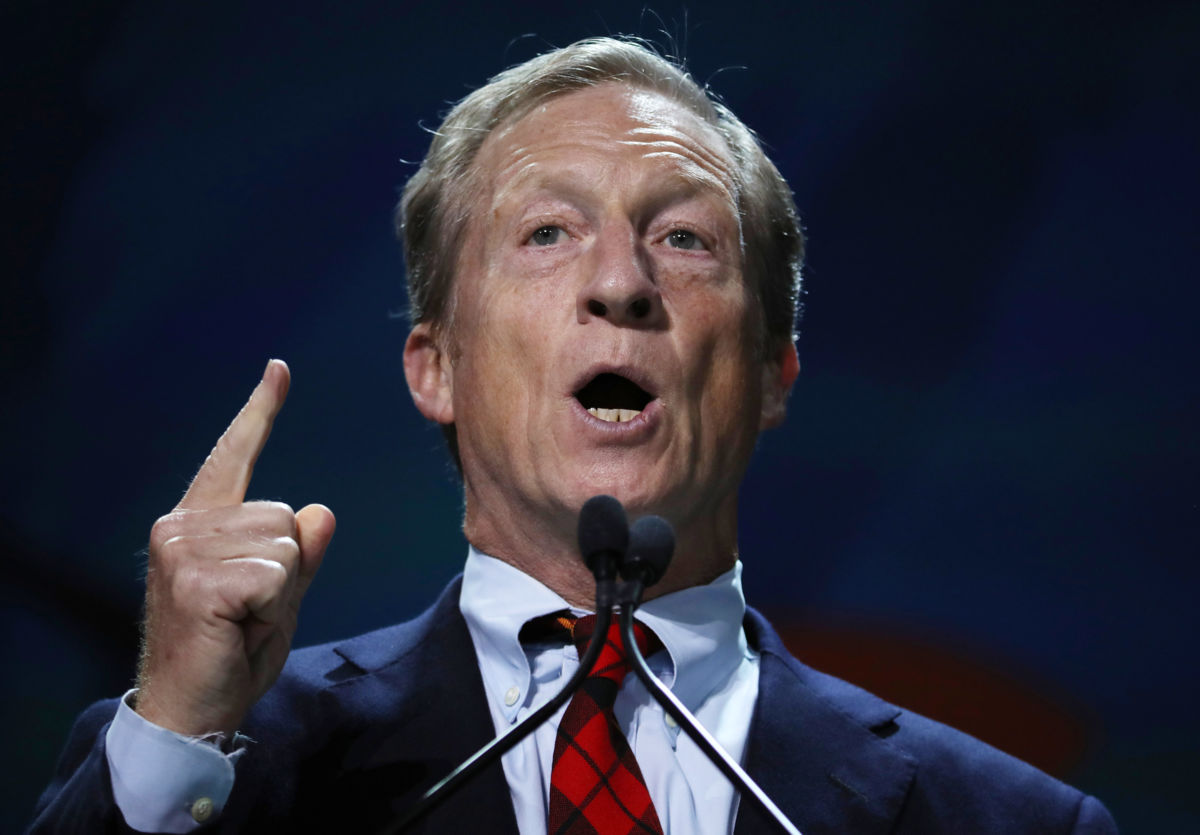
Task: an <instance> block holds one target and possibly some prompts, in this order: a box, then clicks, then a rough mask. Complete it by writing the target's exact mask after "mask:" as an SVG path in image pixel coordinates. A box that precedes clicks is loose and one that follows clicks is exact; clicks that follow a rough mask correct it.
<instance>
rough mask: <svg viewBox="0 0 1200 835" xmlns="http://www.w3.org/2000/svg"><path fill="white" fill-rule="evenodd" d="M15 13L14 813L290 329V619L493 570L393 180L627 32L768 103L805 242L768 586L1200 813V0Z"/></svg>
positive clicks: (1087, 777)
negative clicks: (438, 376)
mask: <svg viewBox="0 0 1200 835" xmlns="http://www.w3.org/2000/svg"><path fill="white" fill-rule="evenodd" d="M1135 9H1136V10H1135ZM0 32H2V33H3V34H2V35H0V37H2V38H3V49H2V50H0V52H2V53H3V57H2V58H0V60H2V61H4V63H5V65H6V66H5V69H4V75H3V89H2V95H3V102H4V106H3V109H2V112H3V119H4V123H5V124H4V131H3V142H4V146H3V147H4V153H3V159H2V160H0V167H2V171H3V174H2V176H3V187H2V195H3V198H4V203H5V208H6V209H7V210H8V211H7V213H6V214H7V220H6V221H5V223H4V224H3V245H4V250H3V256H4V258H3V262H2V263H3V271H2V275H3V281H4V286H3V291H4V294H3V298H2V299H0V340H2V344H3V353H2V360H0V374H2V375H3V376H2V383H3V388H2V398H3V404H4V405H3V408H2V409H0V444H3V449H2V457H0V461H2V462H3V464H2V466H3V478H2V479H0V559H3V574H2V576H3V580H2V581H0V583H2V586H0V602H2V610H0V611H2V615H0V647H2V651H3V659H2V661H3V665H4V666H3V669H4V670H5V671H6V672H5V675H4V679H5V683H4V685H3V687H2V688H0V693H2V695H0V709H2V714H0V721H2V723H3V727H4V729H5V732H4V734H3V738H4V743H3V745H4V749H5V750H4V755H3V756H4V763H5V765H4V771H6V772H7V776H6V778H5V780H3V781H0V802H2V805H3V807H4V808H6V809H8V810H9V815H7V816H6V819H7V820H8V821H9V822H12V821H14V817H13V816H12V815H13V812H14V810H15V812H16V815H15V821H16V823H15V824H14V826H16V827H19V826H23V825H24V822H25V821H26V820H27V817H28V814H29V812H30V811H31V809H32V806H33V804H34V802H35V800H36V797H37V795H38V793H39V792H40V790H41V788H42V786H43V785H44V784H45V783H46V781H47V780H48V779H49V777H50V774H51V771H52V768H53V764H54V761H55V759H56V757H57V753H58V750H59V748H60V746H61V744H62V743H63V741H64V739H65V736H66V733H67V731H68V728H69V727H70V723H71V721H72V718H73V717H74V715H75V714H76V713H77V712H78V711H79V710H81V709H82V708H83V707H84V706H85V705H86V704H88V703H89V702H91V701H93V700H94V699H97V698H101V697H104V696H112V695H117V694H119V693H121V692H122V691H123V690H124V689H125V688H126V687H128V686H129V683H130V680H131V678H132V675H133V667H134V662H135V655H136V647H137V621H138V617H139V608H140V605H141V579H140V575H141V572H142V570H143V560H144V557H143V554H142V549H143V548H144V546H145V543H146V539H147V534H148V531H149V527H150V524H151V523H152V522H153V520H154V519H155V518H156V517H158V516H159V515H161V514H163V513H165V512H166V511H168V510H169V509H170V508H171V507H172V506H173V504H174V503H175V501H176V500H177V499H178V497H179V496H180V495H181V493H182V491H183V489H184V487H185V486H186V485H187V483H188V481H189V478H190V476H191V475H192V473H193V472H194V470H195V468H196V467H197V466H198V464H199V462H200V461H201V460H202V459H203V458H204V456H205V455H206V454H207V452H208V450H209V448H210V446H211V445H212V442H213V440H214V439H215V438H216V437H217V435H218V434H219V433H220V432H221V430H222V429H223V428H224V426H225V425H226V423H227V422H228V420H229V419H230V417H231V416H232V415H233V413H234V412H235V411H236V410H237V408H238V407H239V406H240V404H241V403H242V401H243V400H244V398H245V396H246V395H247V393H248V392H249V390H250V388H251V387H252V386H253V384H254V383H255V381H256V380H257V379H258V375H259V374H260V372H261V370H262V366H263V365H264V364H265V362H266V360H267V358H269V357H283V358H285V359H286V360H287V361H288V362H289V364H290V365H291V368H292V373H293V384H292V391H291V396H290V399H289V402H288V404H287V406H286V408H285V410H284V412H283V414H282V416H281V418H280V420H279V421H278V422H277V424H276V430H275V433H274V435H273V437H272V439H271V442H270V444H269V445H268V446H267V449H266V451H265V453H264V455H263V458H262V459H261V461H260V465H259V468H258V471H257V473H256V476H255V481H254V484H253V486H252V493H253V495H254V496H255V497H259V498H279V499H282V500H285V501H288V502H289V503H291V504H293V505H294V506H297V507H299V506H300V505H302V504H304V503H307V502H309V501H322V502H325V503H326V504H328V505H329V506H330V507H332V508H333V509H334V510H335V511H336V513H337V515H338V521H339V525H338V533H337V536H336V537H335V539H334V543H333V546H332V549H331V551H330V553H329V555H328V557H327V559H326V562H325V566H324V567H323V568H322V576H320V577H319V578H318V582H317V583H316V584H315V585H314V586H313V588H312V591H311V592H310V594H309V597H308V599H307V602H306V606H305V609H304V613H303V619H302V622H301V626H300V632H299V636H298V641H300V642H302V643H313V642H319V641H326V640H331V639H335V638H339V637H345V636H349V635H351V634H354V633H357V632H361V631H364V630H367V629H370V628H373V627H377V626H381V625H384V624H387V623H391V622H395V621H397V620H400V619H403V618H406V617H409V616H411V615H413V614H415V613H417V612H418V611H420V610H421V609H422V608H423V607H424V606H425V605H426V603H427V602H428V601H430V600H431V599H432V597H433V596H434V595H435V594H437V592H438V591H439V590H440V589H441V588H442V587H443V586H444V585H445V583H446V582H447V581H448V580H449V579H450V578H451V577H452V576H453V575H454V574H455V573H456V572H457V571H458V569H459V567H460V566H461V563H462V560H463V557H464V555H465V543H464V541H463V539H462V536H461V533H460V532H459V512H460V502H459V497H458V487H457V483H456V481H455V478H454V477H453V474H452V472H451V469H450V467H449V465H448V463H447V459H446V458H445V456H444V454H443V451H442V448H441V440H440V435H439V434H438V433H437V432H436V430H434V429H433V428H431V427H428V426H426V425H425V424H423V422H422V420H421V419H420V417H419V416H418V414H417V412H416V410H415V409H414V408H413V407H412V405H411V403H410V401H409V398H408V395H407V392H406V389H405V386H404V381H403V375H402V371H401V362H400V354H401V347H402V345H403V341H404V337H405V335H406V325H405V323H404V320H403V318H401V317H399V316H398V314H401V313H402V312H403V310H404V308H405V294H404V289H403V266H402V262H401V257H400V252H399V247H398V245H397V244H396V243H395V242H394V241H393V236H392V230H391V216H390V215H391V209H392V206H393V204H394V202H395V200H396V196H397V193H398V189H399V188H400V186H401V185H402V184H403V182H404V181H405V179H406V178H407V177H408V176H409V175H410V173H411V172H412V171H413V170H414V165H413V162H414V161H419V160H420V159H421V157H422V156H423V154H424V150H425V147H426V144H427V134H426V128H428V127H432V126H435V125H436V124H437V123H438V120H439V115H440V114H441V113H443V112H444V111H445V110H446V108H447V106H448V103H449V102H452V101H454V100H456V99H458V98H459V97H461V96H462V95H464V94H465V93H466V92H468V91H469V90H470V89H471V88H473V87H475V86H478V85H479V84H481V83H483V82H484V81H485V80H486V79H487V77H488V76H489V75H491V74H492V73H494V72H496V71H498V70H500V69H501V68H503V67H505V66H508V65H510V64H513V63H516V62H519V61H521V60H524V59H526V58H529V57H531V56H532V55H534V54H537V53H538V52H541V51H543V50H545V49H547V48H549V47H551V46H561V45H565V44H567V43H570V42H572V41H574V40H576V39H578V38H580V37H585V36H591V35H601V34H617V33H630V34H637V35H642V36H645V37H648V38H651V39H653V40H656V41H657V42H658V43H660V44H661V45H662V46H663V48H664V49H665V50H667V51H669V52H673V53H675V54H679V55H682V56H683V57H684V58H686V59H687V62H688V64H689V66H690V68H691V71H692V72H693V74H694V75H695V77H696V78H697V79H699V80H700V81H701V82H707V83H710V84H711V86H712V88H713V89H714V90H716V91H717V92H718V93H719V94H720V95H721V96H723V97H724V99H725V101H726V102H727V103H728V104H729V105H730V106H731V107H732V108H733V110H734V111H735V112H736V113H738V114H739V115H740V116H741V117H742V118H743V119H744V120H745V121H746V122H747V123H748V124H749V125H750V126H751V127H753V128H755V129H756V130H757V131H758V132H759V133H760V135H761V137H762V139H763V141H764V142H765V143H766V145H767V146H768V148H769V153H770V154H771V155H772V157H773V158H774V159H775V161H776V162H777V163H778V165H779V167H780V169H781V170H782V171H783V173H784V175H785V176H786V177H787V179H788V180H789V182H790V183H791V185H792V187H793V189H794V191H795V194H796V200H797V203H798V205H799V207H800V210H801V213H802V215H803V217H804V220H805V224H806V227H807V230H808V234H809V252H810V258H809V266H808V271H807V295H806V297H805V306H806V309H807V310H806V316H805V318H804V321H803V323H802V327H801V340H800V355H801V360H802V364H803V372H802V374H801V377H800V380H799V383H798V385H797V387H796V390H795V393H794V395H793V397H792V400H791V413H790V416H789V420H788V422H787V424H786V426H785V427H784V428H782V429H780V430H777V431H775V432H772V433H769V434H768V435H766V436H764V437H763V439H762V441H761V444H760V449H759V452H758V454H757V456H756V459H755V461H754V463H753V465H752V468H751V473H750V475H749V479H748V482H747V487H746V490H745V492H744V496H743V510H742V512H743V521H742V529H743V538H742V542H741V549H742V558H743V560H744V562H745V565H746V586H747V594H748V597H749V599H750V602H751V603H752V604H753V605H755V606H757V607H758V608H760V609H762V610H764V611H765V612H766V613H767V614H768V615H769V616H770V617H772V618H773V619H774V620H775V621H776V623H777V624H778V625H779V626H780V627H781V629H782V630H783V631H784V632H785V634H786V637H787V640H788V641H789V643H790V645H791V647H792V648H793V650H794V651H795V652H797V653H798V654H800V656H801V657H802V658H803V659H804V660H806V661H808V663H810V664H812V665H813V666H817V667H819V668H822V669H826V670H829V671H831V672H834V673H837V674H840V675H842V676H845V677H848V678H851V679H852V680H855V681H857V682H858V683H861V684H864V685H866V686H868V687H869V688H871V689H873V690H875V691H876V692H878V693H880V694H881V695H883V696H885V697H886V698H889V699H891V700H893V701H896V702H898V703H900V704H903V705H906V706H909V707H912V708H914V709H917V710H920V711H923V712H926V713H929V714H932V715H934V716H936V717H938V718H941V719H944V720H946V721H950V722H951V723H953V724H956V725H958V726H959V727H962V728H964V729H966V730H968V731H970V732H972V733H974V734H976V735H978V736H981V737H982V738H984V739H986V740H988V741H989V742H992V743H993V744H995V745H997V746H999V747H1000V748H1003V749H1005V750H1008V751H1010V752H1013V753H1016V754H1018V755H1020V756H1022V757H1025V758H1026V759H1029V760H1031V761H1033V762H1034V763H1036V764H1038V765H1040V766H1041V767H1043V768H1045V769H1047V770H1049V771H1051V772H1052V773H1054V774H1056V775H1058V776H1061V777H1063V778H1064V779H1067V780H1069V781H1071V782H1073V783H1075V784H1076V785H1079V786H1080V787H1082V788H1084V789H1085V790H1087V791H1089V792H1092V793H1095V794H1097V795H1098V796H1100V797H1101V798H1102V799H1103V800H1104V801H1105V802H1106V803H1107V804H1108V805H1109V807H1110V808H1111V810H1112V811H1113V813H1114V814H1115V816H1116V817H1117V820H1118V823H1119V824H1120V825H1121V826H1122V829H1123V831H1125V832H1128V833H1137V832H1166V831H1187V830H1191V831H1196V830H1197V828H1198V827H1200V810H1198V809H1197V804H1196V802H1195V800H1194V797H1195V795H1194V791H1193V790H1192V783H1193V779H1192V778H1193V777H1194V775H1195V760H1196V756H1197V754H1198V753H1200V719H1198V718H1197V711H1196V710H1195V701H1196V698H1197V696H1198V695H1200V692H1198V691H1200V687H1198V674H1197V670H1196V652H1195V642H1196V638H1197V635H1198V632H1200V630H1198V627H1200V614H1198V607H1197V606H1196V605H1195V604H1194V601H1193V598H1194V592H1193V590H1194V588H1195V587H1196V585H1197V582H1198V580H1200V570H1198V568H1197V560H1196V558H1197V556H1200V554H1198V548H1197V542H1198V536H1197V534H1198V532H1200V531H1198V528H1200V509H1198V506H1200V484H1198V479H1197V471H1198V465H1200V444H1198V443H1197V437H1196V428H1197V426H1198V424H1200V373H1198V369H1197V344H1198V341H1197V328H1196V321H1197V308H1198V306H1200V289H1198V286H1197V274H1196V270H1195V266H1194V265H1195V264H1196V263H1197V261H1198V260H1200V259H1198V257H1197V256H1198V255H1200V252H1198V251H1197V250H1198V240H1200V236H1198V235H1197V229H1198V228H1200V212H1198V210H1197V195H1198V194H1200V162H1198V155H1197V149H1198V148H1200V142H1198V139H1200V135H1198V134H1200V132H1198V130H1197V128H1198V121H1200V117H1198V115H1197V114H1198V112H1200V111H1198V110H1197V109H1196V107H1195V105H1196V102H1197V92H1198V91H1197V85H1198V82H1200V66H1198V63H1200V62H1198V60H1197V54H1198V53H1197V49H1196V44H1197V43H1200V5H1198V4H1196V3H1194V2H1193V3H1182V2H1179V3H1155V2H1143V3H1139V4H1129V3H1116V2H1108V3H1104V2H1100V3H1087V4H1085V3H1062V4H1055V3H1045V2H1028V1H1027V0H1019V2H1012V0H1004V1H1003V2H1002V1H1001V0H988V1H987V2H981V3H961V2H951V0H926V1H925V2H907V3H866V2H838V3H816V2H799V3H791V4H782V3H780V4H772V3H765V2H759V1H758V0H739V1H738V2H736V3H734V2H727V3H713V2H706V1H704V0H698V1H697V2H691V3H688V4H687V5H686V6H684V5H680V4H679V3H678V2H677V0H671V2H663V3H659V4H655V5H653V6H652V11H651V10H649V9H647V8H645V7H644V6H643V4H642V3H640V2H639V3H627V4H622V3H606V4H604V5H602V6H596V7H594V9H593V10H586V9H584V8H583V7H582V6H578V7H577V6H574V5H565V4H564V5H550V4H544V3H539V4H534V3H506V4H500V3H485V2H478V1H477V0H476V1H474V2H455V0H447V1H446V2H442V3H439V4H432V3H419V4H418V3H409V2H388V3H384V2H364V3H340V4H333V3H317V2H297V3H291V4H286V5H285V4H272V3H264V2H244V1H243V2H229V0H213V1H212V2H207V3H203V4H199V3H197V4H163V3H151V2H136V1H135V0H93V1H92V2H86V3H85V2H79V1H78V0H65V2H59V3H56V4H47V3H31V2H8V3H5V4H4V7H3V10H2V11H0ZM1189 648H1190V649H1189ZM7 825H8V824H3V823H0V828H3V827H4V826H7Z"/></svg>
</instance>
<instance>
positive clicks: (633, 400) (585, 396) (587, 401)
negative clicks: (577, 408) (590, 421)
mask: <svg viewBox="0 0 1200 835" xmlns="http://www.w3.org/2000/svg"><path fill="white" fill-rule="evenodd" d="M575 399H576V400H578V401H579V402H580V403H582V404H583V408H585V409H587V410H588V414H590V415H592V416H593V417H598V418H600V420H607V421H609V422H611V423H625V422H626V421H630V420H633V419H634V418H635V417H637V416H638V415H640V414H641V413H642V409H644V408H646V406H647V404H649V403H650V401H651V400H653V399H654V395H652V394H650V393H648V392H647V391H646V390H645V389H643V388H642V387H641V386H639V385H638V384H637V383H635V382H633V381H632V380H630V379H628V378H626V377H622V376H621V375H620V374H608V373H605V374H598V375H596V376H595V377H593V378H592V380H591V381H590V382H589V383H588V384H587V385H586V386H584V387H583V388H581V389H580V390H579V391H577V392H575Z"/></svg>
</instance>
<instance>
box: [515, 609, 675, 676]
mask: <svg viewBox="0 0 1200 835" xmlns="http://www.w3.org/2000/svg"><path fill="white" fill-rule="evenodd" d="M595 629H596V616H595V615H586V616H584V617H581V618H577V617H575V616H574V615H572V614H571V613H570V612H555V613H553V614H549V615H543V616H542V617H539V618H534V619H533V620H531V621H529V623H527V624H525V626H524V627H522V629H521V638H522V640H523V641H538V640H542V641H551V640H555V639H558V640H562V641H570V642H571V643H573V644H575V648H576V649H577V650H578V651H579V656H580V658H582V657H583V653H584V652H585V651H586V650H587V646H588V643H589V642H591V640H592V633H593V632H594V631H595ZM633 636H634V638H635V639H636V640H637V645H638V649H639V650H641V652H642V656H643V657H645V656H648V655H652V654H654V653H655V652H657V651H658V650H660V649H662V641H660V640H659V639H658V636H657V635H655V634H654V632H653V631H651V630H650V629H649V628H648V627H647V626H646V625H645V624H643V623H641V622H640V621H636V620H635V621H634V622H633ZM630 669H631V664H630V663H629V658H628V656H627V654H626V652H625V643H624V641H622V640H621V626H620V624H619V623H617V621H616V619H615V618H614V619H613V621H612V622H611V623H610V624H609V626H608V635H607V638H606V640H605V642H604V646H603V647H601V649H600V657H599V658H597V659H596V666H595V667H593V668H592V672H591V674H590V675H589V676H588V678H589V679H595V678H605V679H608V680H609V681H612V682H615V683H616V685H617V686H618V687H620V685H621V681H622V680H623V679H624V678H625V676H626V674H628V672H629V670H630Z"/></svg>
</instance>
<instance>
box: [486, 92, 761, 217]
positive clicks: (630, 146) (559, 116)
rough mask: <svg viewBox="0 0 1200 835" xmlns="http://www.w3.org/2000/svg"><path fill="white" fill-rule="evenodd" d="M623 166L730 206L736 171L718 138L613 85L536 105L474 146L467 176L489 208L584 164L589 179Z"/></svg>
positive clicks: (692, 117) (655, 101)
mask: <svg viewBox="0 0 1200 835" xmlns="http://www.w3.org/2000/svg"><path fill="white" fill-rule="evenodd" d="M630 162H636V163H642V164H643V165H641V170H643V171H645V172H650V173H651V174H652V175H653V176H655V177H658V178H661V179H665V180H674V181H677V182H678V184H680V185H690V186H691V187H694V188H696V189H699V190H705V191H711V192H713V193H714V194H715V195H716V196H719V197H721V198H722V199H724V200H726V201H728V202H729V204H730V206H731V207H735V206H736V205H737V195H738V185H737V177H736V173H735V167H734V163H733V160H732V155H731V154H730V152H729V148H728V146H727V144H726V142H725V140H724V138H723V137H722V136H721V134H720V133H719V132H718V131H717V130H716V129H715V128H714V127H713V126H712V125H710V124H708V123H707V122H706V121H704V120H703V119H702V118H701V117H699V116H698V115H696V114H695V113H693V112H692V111H691V110H689V109H688V108H687V107H685V106H684V105H682V104H680V103H679V102H677V101H675V100H674V99H671V98H669V97H667V96H665V95H663V94H661V93H658V92H654V91H651V90H646V89H644V88H640V87H634V86H631V85H626V84H620V83H615V82H610V83H606V84H602V85H599V86H596V87H589V88H585V89H582V90H576V91H573V92H570V93H565V94H563V95H560V96H556V97H554V98H551V99H549V100H547V101H543V102H542V103H540V104H539V105H537V106H535V107H534V108H533V109H532V110H530V111H528V112H527V113H524V114H523V115H521V116H520V117H519V118H516V119H514V120H512V121H511V122H509V123H507V124H504V125H501V126H500V127H498V128H496V129H495V130H494V131H493V132H492V133H491V135H489V136H488V138H487V139H486V140H485V141H484V143H483V145H482V147H481V148H480V151H479V154H478V156H477V157H476V160H475V165H474V168H475V172H474V173H475V175H476V178H477V185H478V186H480V187H482V189H484V190H486V192H488V193H490V195H491V197H492V198H493V200H492V201H491V202H493V205H494V204H495V202H496V201H499V200H501V199H502V198H503V197H504V195H506V194H508V193H511V192H513V191H514V190H519V189H520V188H522V187H526V186H530V185H537V184H538V182H539V180H541V179H544V178H547V177H556V176H558V177H561V176H562V175H563V174H564V173H566V174H569V173H570V172H571V169H572V167H573V166H578V167H580V168H581V169H582V168H584V167H588V166H590V168H589V171H591V172H592V174H593V176H594V175H595V172H596V171H597V164H599V165H600V167H601V168H603V167H604V166H609V167H617V166H620V165H622V164H625V163H630ZM479 196H480V197H483V196H484V195H482V194H481V195H479Z"/></svg>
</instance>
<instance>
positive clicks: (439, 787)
mask: <svg viewBox="0 0 1200 835" xmlns="http://www.w3.org/2000/svg"><path fill="white" fill-rule="evenodd" d="M605 585H607V587H608V588H607V589H605V588H604V586H605ZM614 587H615V583H614V582H613V581H612V580H607V581H601V582H600V583H598V584H597V588H596V628H595V631H593V632H592V638H591V641H589V642H588V646H587V649H586V650H585V651H584V653H583V657H582V658H580V659H579V668H578V669H577V670H575V673H574V675H572V676H571V680H570V681H568V682H567V684H566V686H565V687H563V689H562V690H560V691H559V692H558V693H557V694H555V696H554V698H552V699H551V700H550V701H548V702H546V703H545V704H544V705H542V706H541V707H539V708H538V709H537V710H535V711H534V712H533V713H531V714H529V715H528V716H526V717H525V719H524V720H522V721H521V723H520V724H518V725H517V726H516V727H514V728H513V729H512V730H510V731H508V733H505V734H503V735H501V736H498V737H496V738H495V739H493V740H492V741H491V742H489V743H488V744H487V745H484V746H483V747H482V748H480V749H479V750H478V751H476V752H475V753H474V754H472V755H471V756H470V757H468V758H467V760H466V761H464V762H463V764H462V765H460V766H459V767H458V768H456V769H454V771H452V772H450V773H449V774H448V775H446V777H444V778H443V779H442V780H440V781H439V782H437V783H436V784H434V785H433V786H432V787H430V789H429V790H428V791H426V792H425V794H424V795H422V797H421V799H420V800H419V801H418V802H417V804H416V805H415V806H413V807H412V809H410V810H409V812H408V814H407V815H405V816H404V817H403V818H402V819H401V820H400V821H399V823H397V824H396V825H395V826H392V827H389V828H388V829H386V830H384V832H383V833H381V835H393V833H398V832H403V831H404V830H405V829H407V828H408V827H409V826H411V825H412V824H414V823H416V822H417V821H418V820H420V819H421V818H423V817H425V815H427V814H428V813H429V812H430V811H432V810H433V808H434V807H435V806H437V805H439V804H440V803H441V802H442V801H443V800H445V799H446V798H447V797H449V796H450V795H451V794H453V793H454V791H455V790H456V789H458V788H459V786H461V785H462V784H463V783H464V782H465V781H467V780H469V779H470V778H471V777H472V776H473V775H474V774H475V773H476V772H478V771H479V770H480V769H483V768H485V767H486V766H488V765H490V764H491V763H493V762H495V761H496V760H498V759H500V758H501V757H502V756H504V755H505V754H507V753H508V752H509V750H510V749H512V747H513V746H515V745H516V744H517V743H518V742H520V741H521V740H523V739H524V738H525V737H527V736H529V734H531V733H532V732H533V731H534V729H535V728H537V727H538V726H539V725H541V724H542V723H543V722H545V721H546V720H547V719H549V718H550V717H551V716H553V715H554V712H555V711H556V710H558V709H559V708H560V707H562V705H563V703H564V702H566V701H567V699H569V698H570V697H571V696H572V695H573V694H574V693H575V691H576V690H577V689H579V685H580V684H582V683H583V680H584V679H585V678H587V676H588V674H589V673H591V671H592V668H593V667H595V666H596V661H597V659H599V658H600V650H601V649H602V648H603V647H604V643H605V641H606V640H607V635H608V625H609V624H610V623H611V622H612V608H613V603H614V602H615V597H616V594H615V590H614Z"/></svg>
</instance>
